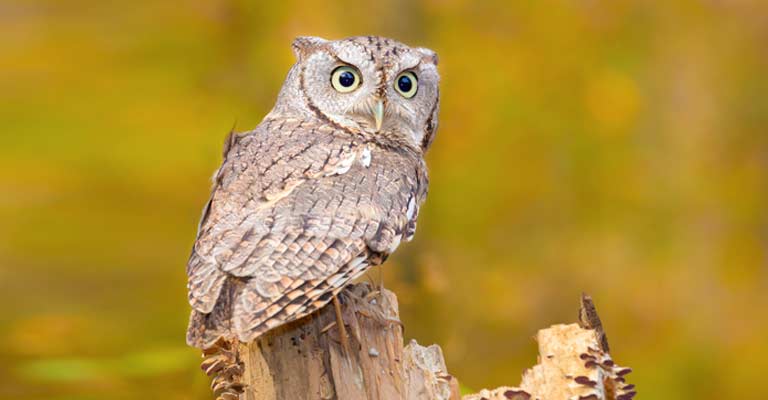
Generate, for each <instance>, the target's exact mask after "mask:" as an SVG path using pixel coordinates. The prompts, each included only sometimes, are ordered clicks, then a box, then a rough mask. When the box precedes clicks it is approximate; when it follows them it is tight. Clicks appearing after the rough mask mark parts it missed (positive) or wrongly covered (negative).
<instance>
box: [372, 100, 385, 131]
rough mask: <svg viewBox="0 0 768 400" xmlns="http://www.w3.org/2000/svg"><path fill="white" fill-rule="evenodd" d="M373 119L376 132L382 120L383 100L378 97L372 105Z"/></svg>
mask: <svg viewBox="0 0 768 400" xmlns="http://www.w3.org/2000/svg"><path fill="white" fill-rule="evenodd" d="M373 120H374V121H375V122H376V132H378V131H379V129H381V123H382V122H383V121H384V100H381V99H378V100H376V103H375V104H374V105H373Z"/></svg>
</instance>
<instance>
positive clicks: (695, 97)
mask: <svg viewBox="0 0 768 400" xmlns="http://www.w3.org/2000/svg"><path fill="white" fill-rule="evenodd" d="M766 15H768V2H765V1H759V0H746V1H727V2H726V1H699V0H681V1H671V2H664V1H656V2H649V1H646V2H631V1H610V2H596V1H565V0H542V1H502V0H497V1H462V0H454V1H437V0H425V1H401V0H381V1H376V2H350V1H327V2H319V3H318V2H315V1H309V0H293V1H281V2H248V1H244V0H225V1H216V2H209V1H191V2H183V3H179V2H171V1H165V2H163V1H154V0H136V1H132V2H119V1H118V2H105V1H93V0H74V1H67V2H62V1H54V0H37V1H20V0H19V1H14V0H11V1H5V2H4V3H3V4H2V5H1V6H0V126H1V127H2V128H1V130H0V304H2V305H3V312H2V315H1V316H0V398H25V399H52V398H55V399H135V398H152V399H154V398H171V399H209V398H210V390H209V388H208V385H209V382H208V381H207V378H206V377H205V376H204V375H203V374H202V373H200V371H199V369H198V366H197V360H198V356H199V354H198V352H197V351H196V350H194V349H189V348H187V347H186V346H185V345H184V332H185V328H186V323H187V317H188V312H189V306H188V305H187V300H186V288H185V284H186V274H185V270H184V269H185V262H186V258H187V256H188V255H189V251H190V247H191V245H192V241H193V238H194V235H195V230H196V228H197V219H198V217H199V215H200V210H201V208H202V206H203V204H204V202H205V201H206V199H207V198H208V195H209V193H208V191H209V187H210V177H211V174H212V172H213V171H214V170H215V169H216V167H217V166H218V164H219V162H220V157H221V148H222V145H223V141H224V137H225V136H226V134H227V133H228V131H229V129H230V128H231V127H232V126H233V124H235V123H237V127H238V129H241V130H246V129H250V128H252V127H254V126H256V124H258V122H259V121H260V120H261V118H262V117H263V116H264V115H265V114H266V113H267V112H268V110H269V109H270V107H271V106H272V104H273V102H274V100H275V96H276V94H277V91H278V90H279V88H280V85H281V83H282V81H283V79H284V78H285V75H286V72H287V71H288V69H289V68H290V66H291V63H292V62H293V55H292V53H291V49H290V43H291V41H292V39H293V38H294V37H295V36H298V35H318V36H324V37H328V38H340V37H345V36H350V35H358V34H366V35H367V34H379V35H385V36H390V37H393V38H396V39H399V40H401V41H403V42H405V43H408V44H412V45H416V46H424V47H429V48H432V49H434V50H435V51H436V52H437V53H438V54H439V57H440V65H439V69H440V72H441V76H442V83H441V96H442V103H441V115H440V125H439V131H438V134H437V137H436V140H435V142H434V145H433V147H432V148H431V149H430V151H429V153H428V154H427V161H428V164H429V170H430V192H429V198H428V200H427V203H426V204H425V206H424V207H423V209H422V210H421V213H420V214H421V215H420V219H419V225H418V232H417V234H416V236H415V240H414V241H413V242H412V243H408V244H403V245H402V246H401V247H400V249H399V250H398V252H397V253H396V254H394V255H393V256H392V257H390V259H389V261H388V262H387V264H386V265H385V266H384V271H383V273H382V274H381V275H383V276H384V282H385V286H386V287H387V288H390V289H392V290H394V291H395V292H396V293H397V294H398V297H399V301H400V306H401V315H402V318H403V322H404V324H405V326H406V330H405V336H406V340H409V339H411V338H415V339H417V340H418V341H419V343H423V344H428V343H437V344H439V345H441V346H442V348H443V350H444V353H445V357H446V361H447V364H448V369H449V371H450V372H451V373H452V374H454V375H455V376H457V377H458V379H459V380H460V382H461V383H462V385H463V386H464V387H466V388H470V389H476V390H478V389H480V388H482V387H496V386H500V385H511V384H515V383H517V382H518V381H519V377H520V373H521V371H522V370H523V369H524V368H527V367H529V366H531V365H533V364H534V363H535V355H536V353H535V351H536V345H535V343H534V342H533V341H532V340H531V337H532V336H533V335H534V333H535V332H536V331H537V330H538V329H540V328H543V327H546V326H548V325H551V324H554V323H562V322H572V321H574V319H575V318H576V315H575V312H576V308H577V305H578V299H579V295H580V294H581V292H582V291H586V292H588V293H590V294H591V295H592V297H593V298H594V299H595V302H596V304H597V307H598V310H599V311H600V313H601V316H602V318H603V323H604V325H605V328H606V330H607V334H608V338H609V340H610V344H611V348H612V349H613V352H614V353H613V356H614V358H615V359H616V360H617V361H618V362H620V363H621V364H622V365H629V366H631V367H632V368H633V370H634V372H633V373H632V374H631V375H630V376H629V377H628V379H629V380H630V381H631V382H632V383H635V384H636V385H637V388H638V391H639V394H640V398H647V399H658V400H665V399H681V398H682V399H686V398H696V399H721V398H734V399H735V398H738V399H756V400H757V399H760V400H762V399H765V398H768V389H766V387H765V385H764V384H763V383H762V381H761V380H760V377H761V375H760V374H761V371H765V370H768V361H766V360H768V313H766V312H765V310H766V309H768V261H766V260H768V250H767V249H768V236H766V235H768V233H767V232H768V213H766V205H768V161H767V160H768V152H767V150H766V149H768V135H767V134H766V127H768V75H766V66H768V48H767V47H766V45H765V43H766V29H765V27H766V24H765V20H766V18H765V16H766ZM369 275H370V276H371V278H372V279H374V280H378V277H379V276H380V274H379V271H377V270H374V271H372V272H371V273H370V274H369Z"/></svg>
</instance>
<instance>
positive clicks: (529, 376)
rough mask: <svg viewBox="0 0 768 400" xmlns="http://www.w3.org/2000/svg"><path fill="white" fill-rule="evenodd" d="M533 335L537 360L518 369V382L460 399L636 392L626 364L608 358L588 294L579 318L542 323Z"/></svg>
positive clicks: (577, 398)
mask: <svg viewBox="0 0 768 400" xmlns="http://www.w3.org/2000/svg"><path fill="white" fill-rule="evenodd" d="M536 341H537V342H538V344H539V363H538V364H537V365H535V366H534V367H533V368H530V369H528V370H526V371H525V373H523V380H522V383H521V384H520V386H519V387H506V386H505V387H500V388H497V389H494V390H482V391H480V392H479V393H476V394H472V395H467V396H464V399H463V400H481V399H482V400H510V399H514V400H529V399H540V400H549V399H567V400H630V399H632V398H633V397H634V396H635V394H636V392H635V385H630V384H627V383H626V380H625V379H626V378H625V375H626V374H628V373H629V372H631V369H629V368H625V367H620V366H618V365H617V364H616V363H614V361H613V360H612V358H611V355H610V354H609V353H608V349H609V347H608V339H607V338H606V335H605V332H604V331H603V326H602V322H601V321H600V317H599V316H598V315H597V310H596V309H595V305H594V304H593V303H592V299H591V298H590V297H589V296H587V295H582V298H581V308H580V310H579V323H578V324H570V325H553V326H551V327H549V328H547V329H542V330H540V331H539V332H538V334H537V335H536Z"/></svg>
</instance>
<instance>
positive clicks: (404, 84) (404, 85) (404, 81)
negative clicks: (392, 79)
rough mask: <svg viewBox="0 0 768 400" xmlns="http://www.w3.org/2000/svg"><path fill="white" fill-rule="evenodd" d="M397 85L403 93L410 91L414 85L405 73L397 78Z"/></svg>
mask: <svg viewBox="0 0 768 400" xmlns="http://www.w3.org/2000/svg"><path fill="white" fill-rule="evenodd" d="M397 87H399V88H400V90H401V91H402V92H403V93H408V92H410V91H411V88H412V87H413V82H411V78H410V77H408V76H405V75H403V76H401V77H400V79H398V80H397Z"/></svg>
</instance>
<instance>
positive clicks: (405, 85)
mask: <svg viewBox="0 0 768 400" xmlns="http://www.w3.org/2000/svg"><path fill="white" fill-rule="evenodd" d="M395 90H397V93H400V94H401V95H403V97H405V98H406V99H410V98H411V97H413V96H416V91H417V90H419V80H418V79H417V78H416V74H414V73H413V72H411V71H405V72H402V73H401V74H400V75H398V76H397V79H395Z"/></svg>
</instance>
